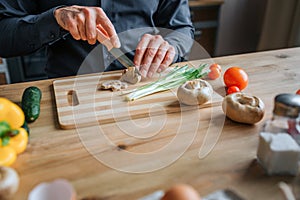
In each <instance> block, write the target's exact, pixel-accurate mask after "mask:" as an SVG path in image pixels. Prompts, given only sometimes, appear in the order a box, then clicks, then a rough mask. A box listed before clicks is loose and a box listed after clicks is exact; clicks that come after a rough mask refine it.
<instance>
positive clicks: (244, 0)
mask: <svg viewBox="0 0 300 200" xmlns="http://www.w3.org/2000/svg"><path fill="white" fill-rule="evenodd" d="M266 5H267V0H225V2H224V4H223V5H222V8H221V13H220V25H219V34H218V38H217V47H216V56H223V55H231V54H239V53H246V52H253V51H256V49H257V45H258V43H259V39H260V34H261V30H262V25H263V20H264V15H265V10H266Z"/></svg>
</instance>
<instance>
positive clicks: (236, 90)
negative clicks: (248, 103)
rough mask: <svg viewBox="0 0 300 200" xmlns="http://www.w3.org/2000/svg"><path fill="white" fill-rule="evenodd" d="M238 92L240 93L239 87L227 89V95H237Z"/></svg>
mask: <svg viewBox="0 0 300 200" xmlns="http://www.w3.org/2000/svg"><path fill="white" fill-rule="evenodd" d="M236 92H240V89H239V88H238V87H237V86H230V87H229V88H228V89H227V94H232V93H236Z"/></svg>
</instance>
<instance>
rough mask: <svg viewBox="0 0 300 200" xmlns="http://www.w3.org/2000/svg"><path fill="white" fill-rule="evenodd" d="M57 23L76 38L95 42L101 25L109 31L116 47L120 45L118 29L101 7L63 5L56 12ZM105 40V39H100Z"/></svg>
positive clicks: (91, 42)
mask: <svg viewBox="0 0 300 200" xmlns="http://www.w3.org/2000/svg"><path fill="white" fill-rule="evenodd" d="M54 16H55V19H56V21H57V23H58V24H59V25H60V26H61V27H62V28H63V29H65V30H67V31H69V32H70V34H71V35H72V36H73V38H74V39H76V40H84V41H88V43H89V44H95V43H96V41H97V31H96V28H97V26H98V27H99V26H101V27H102V28H103V30H105V32H106V33H107V36H108V37H109V38H108V39H109V40H110V42H111V43H112V45H113V46H114V47H116V48H119V47H120V41H119V38H118V36H117V33H116V30H115V28H114V26H113V24H112V23H111V21H110V20H109V18H108V17H107V16H106V14H105V13H104V11H103V10H102V9H101V8H99V7H83V6H67V7H61V8H58V9H56V10H55V12H54ZM100 42H103V41H100Z"/></svg>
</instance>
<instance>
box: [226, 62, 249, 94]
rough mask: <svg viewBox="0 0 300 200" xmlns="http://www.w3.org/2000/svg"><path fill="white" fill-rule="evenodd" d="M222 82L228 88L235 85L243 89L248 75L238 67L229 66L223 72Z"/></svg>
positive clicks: (246, 83)
mask: <svg viewBox="0 0 300 200" xmlns="http://www.w3.org/2000/svg"><path fill="white" fill-rule="evenodd" d="M223 79H224V83H225V85H226V86H227V87H228V88H229V87H231V86H236V87H238V88H239V89H240V90H243V89H245V88H246V87H247V86H248V75H247V73H246V72H245V71H244V70H243V69H241V68H240V67H231V68H229V69H227V70H226V71H225V73H224V77H223Z"/></svg>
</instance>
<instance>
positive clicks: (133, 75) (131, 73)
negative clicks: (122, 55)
mask: <svg viewBox="0 0 300 200" xmlns="http://www.w3.org/2000/svg"><path fill="white" fill-rule="evenodd" d="M141 79H142V76H141V75H139V74H138V73H137V72H136V68H135V67H129V68H128V69H125V70H124V72H123V74H122V76H121V79H120V81H124V82H127V83H131V84H137V83H138V82H140V81H141Z"/></svg>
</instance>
